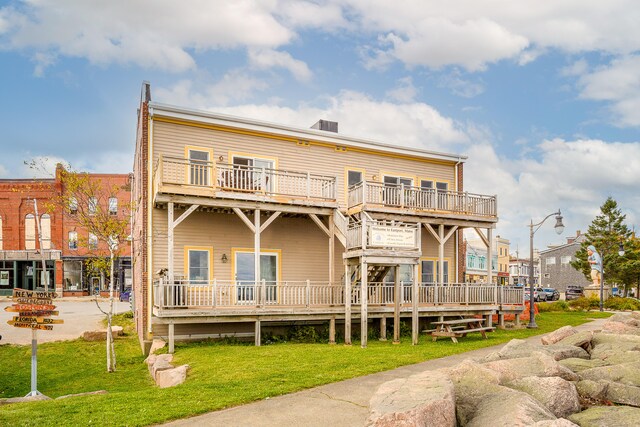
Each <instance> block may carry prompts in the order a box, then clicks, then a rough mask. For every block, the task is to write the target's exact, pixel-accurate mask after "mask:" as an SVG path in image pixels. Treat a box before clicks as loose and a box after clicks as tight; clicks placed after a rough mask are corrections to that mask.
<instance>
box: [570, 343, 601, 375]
mask: <svg viewBox="0 0 640 427" xmlns="http://www.w3.org/2000/svg"><path fill="white" fill-rule="evenodd" d="M577 348H580V347H577ZM558 363H559V364H560V365H562V366H564V367H565V368H569V369H571V370H572V371H573V372H575V373H578V372H582V371H584V370H585V369H591V368H599V367H600V366H607V365H609V363H608V362H605V361H604V360H600V359H581V358H573V357H572V358H568V359H563V360H560V361H558Z"/></svg>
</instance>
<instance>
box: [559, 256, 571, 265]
mask: <svg viewBox="0 0 640 427" xmlns="http://www.w3.org/2000/svg"><path fill="white" fill-rule="evenodd" d="M571 258H572V256H571V255H563V256H561V257H560V264H562V265H568V264H570V263H571Z"/></svg>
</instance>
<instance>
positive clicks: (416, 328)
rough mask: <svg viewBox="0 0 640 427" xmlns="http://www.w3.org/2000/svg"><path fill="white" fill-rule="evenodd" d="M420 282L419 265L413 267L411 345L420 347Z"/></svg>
mask: <svg viewBox="0 0 640 427" xmlns="http://www.w3.org/2000/svg"><path fill="white" fill-rule="evenodd" d="M419 284H420V281H419V280H418V264H415V265H414V266H413V295H412V299H411V303H412V304H411V305H412V309H411V343H412V344H413V345H418V337H419V335H418V334H419V333H420V312H419V311H418V302H419V298H420V287H419Z"/></svg>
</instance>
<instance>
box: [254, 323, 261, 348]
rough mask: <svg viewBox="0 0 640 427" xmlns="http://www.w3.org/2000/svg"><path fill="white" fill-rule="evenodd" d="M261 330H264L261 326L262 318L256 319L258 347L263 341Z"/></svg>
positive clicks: (256, 341)
mask: <svg viewBox="0 0 640 427" xmlns="http://www.w3.org/2000/svg"><path fill="white" fill-rule="evenodd" d="M261 332H262V330H261V328H260V319H256V324H255V335H256V340H255V344H256V347H260V345H261V343H262V335H261Z"/></svg>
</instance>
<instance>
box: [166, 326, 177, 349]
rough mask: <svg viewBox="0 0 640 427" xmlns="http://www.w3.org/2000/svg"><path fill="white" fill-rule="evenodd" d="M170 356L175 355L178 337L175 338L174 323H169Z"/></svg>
mask: <svg viewBox="0 0 640 427" xmlns="http://www.w3.org/2000/svg"><path fill="white" fill-rule="evenodd" d="M168 326H169V354H173V352H174V351H175V348H176V347H175V346H176V337H175V325H174V324H173V323H169V325H168Z"/></svg>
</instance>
